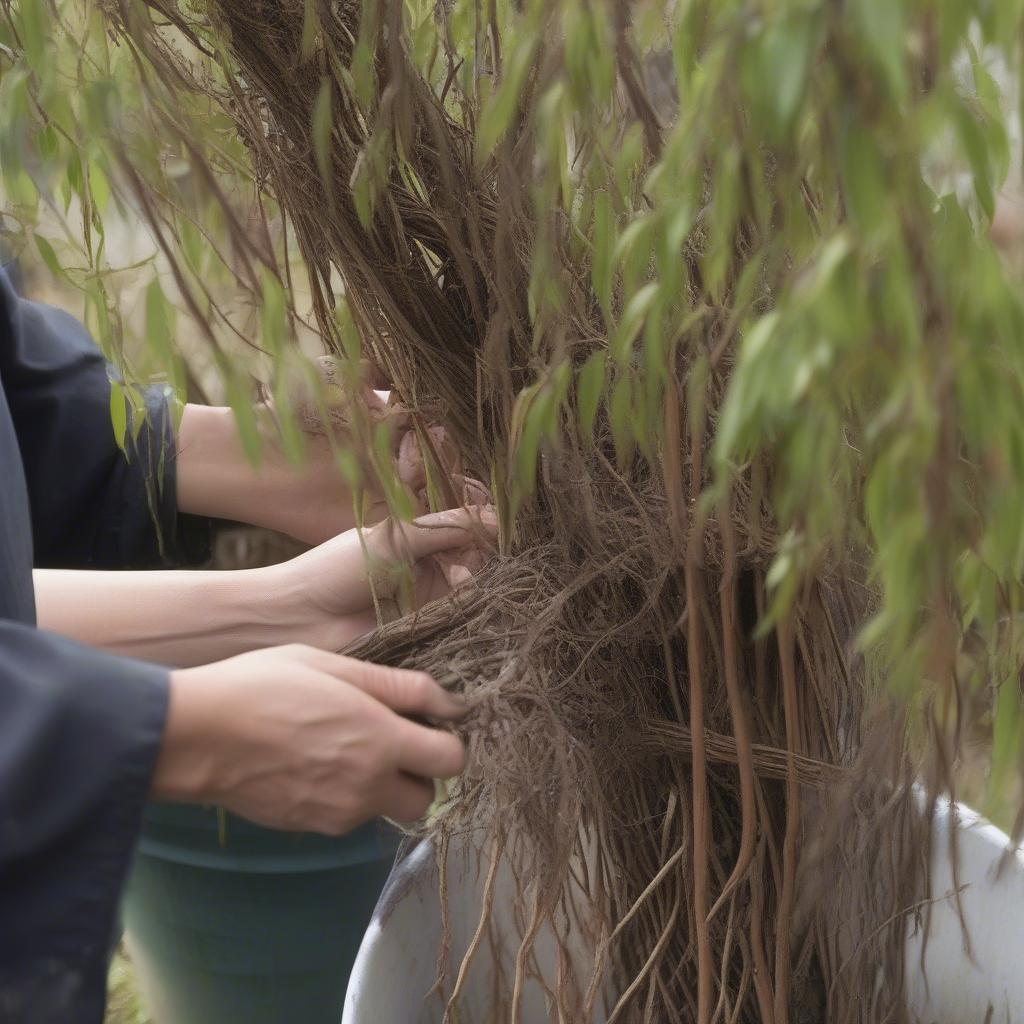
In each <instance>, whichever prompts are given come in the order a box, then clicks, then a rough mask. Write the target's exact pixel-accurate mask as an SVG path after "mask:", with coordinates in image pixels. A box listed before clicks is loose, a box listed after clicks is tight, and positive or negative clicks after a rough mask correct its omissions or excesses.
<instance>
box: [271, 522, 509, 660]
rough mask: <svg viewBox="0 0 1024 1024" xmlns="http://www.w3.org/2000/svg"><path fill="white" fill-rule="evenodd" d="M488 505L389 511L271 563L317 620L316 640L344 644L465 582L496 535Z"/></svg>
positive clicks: (305, 613) (299, 608) (301, 617)
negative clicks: (405, 519) (403, 518)
mask: <svg viewBox="0 0 1024 1024" xmlns="http://www.w3.org/2000/svg"><path fill="white" fill-rule="evenodd" d="M496 529H497V519H496V517H495V515H494V511H493V509H491V508H490V507H489V506H482V507H474V508H463V509H453V510H451V511H449V512H435V513H431V514H430V515H426V516H420V517H419V518H418V519H416V520H414V521H413V522H411V523H402V522H398V521H395V520H391V519H386V520H384V522H382V523H378V524H377V525H376V526H373V527H370V528H369V529H367V530H363V531H361V532H360V531H358V530H349V531H348V532H347V533H343V534H342V535H341V536H340V537H335V538H334V540H330V541H328V542H327V543H326V544H321V545H320V546H319V547H316V548H313V550H311V551H308V552H306V553H305V554H302V555H299V556H298V557H296V558H293V559H291V560H290V561H288V562H284V563H282V564H281V565H280V566H275V567H273V568H272V569H270V570H267V572H268V574H277V575H278V576H280V577H281V578H282V582H281V583H279V584H278V589H279V591H284V592H291V593H294V594H296V595H297V596H298V600H297V602H296V604H295V608H294V610H293V612H292V614H294V615H295V616H296V618H297V621H302V622H307V623H309V624H310V625H311V628H312V633H311V637H310V638H311V641H312V642H315V643H316V645H317V646H319V647H324V648H326V649H329V650H340V649H341V648H342V647H344V646H345V645H347V644H348V643H350V642H351V641H352V640H354V639H356V637H358V636H361V635H362V634H363V633H366V632H368V631H369V630H371V629H373V628H374V627H375V626H376V625H377V624H378V622H377V617H378V614H383V617H384V618H385V620H390V619H392V618H396V617H398V616H399V615H401V614H403V613H405V612H409V611H412V610H413V609H415V608H419V607H422V606H423V605H424V604H426V603H427V602H428V601H433V600H435V599H436V598H438V597H442V596H443V595H444V594H446V593H447V592H448V591H449V590H451V589H453V588H454V587H456V586H458V585H460V584H462V583H464V582H466V581H467V580H468V579H470V577H471V576H472V574H473V573H474V572H475V571H476V570H477V569H479V568H480V566H481V565H482V564H483V562H484V559H485V556H486V554H487V552H488V550H489V549H490V548H491V546H492V545H493V543H494V539H495V531H496Z"/></svg>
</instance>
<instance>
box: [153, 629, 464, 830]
mask: <svg viewBox="0 0 1024 1024" xmlns="http://www.w3.org/2000/svg"><path fill="white" fill-rule="evenodd" d="M463 710H464V708H463V704H462V701H461V700H460V699H459V698H457V697H455V696H452V695H451V694H448V693H446V692H445V691H444V690H443V689H441V687H439V686H438V685H437V684H436V683H435V682H434V681H433V680H432V679H431V678H430V677H429V676H428V675H426V674H424V673H421V672H409V671H404V670H401V669H394V668H385V667H382V666H377V665H371V664H369V663H367V662H361V661H356V660H355V659H353V658H346V657H343V656H341V655H337V654H330V653H328V652H326V651H319V650H316V649H314V648H311V647H304V646H301V645H291V646H287V647H276V648H269V649H266V650H261V651H253V652H250V653H248V654H241V655H238V656H237V657H234V658H229V659H227V660H226V661H220V662H215V663H213V664H210V665H203V666H200V667H198V668H190V669H182V670H179V671H175V672H172V673H171V689H170V705H169V709H168V715H167V723H166V726H165V730H164V738H163V743H162V746H161V750H160V754H159V757H158V759H157V764H156V768H155V770H154V775H153V783H152V794H153V796H154V797H156V798H157V799H165V800H177V801H184V802H192V803H213V804H218V805H220V806H223V807H225V808H227V809H228V810H230V811H233V812H235V813H236V814H240V815H242V816H243V817H245V818H249V819H250V820H252V821H255V822H258V823H259V824H262V825H266V826H268V827H271V828H280V829H292V830H310V831H316V832H323V833H326V834H328V835H340V834H341V833H344V832H347V831H349V830H351V829H353V828H355V827H356V826H357V825H359V824H361V823H362V822H364V821H368V820H369V819H371V818H374V817H378V816H381V815H383V816H385V817H388V818H393V819H394V820H396V821H402V822H411V821H415V820H416V819H418V818H420V817H422V816H423V815H424V814H425V813H426V811H427V808H428V807H429V806H430V804H431V802H432V800H433V797H434V787H433V784H432V782H431V781H430V780H431V779H433V778H451V777H453V776H455V775H458V774H459V773H460V772H461V771H462V769H463V767H464V759H465V753H464V749H463V746H462V743H461V742H460V741H459V740H458V739H457V738H456V737H455V736H454V735H452V734H451V733H449V732H447V731H444V730H442V729H438V728H433V727H431V726H429V725H421V724H417V723H416V722H413V721H410V720H409V719H408V718H406V717H403V716H405V715H416V716H417V717H420V718H423V719H426V720H428V721H439V722H451V721H456V720H457V719H459V718H460V717H461V715H462V714H463Z"/></svg>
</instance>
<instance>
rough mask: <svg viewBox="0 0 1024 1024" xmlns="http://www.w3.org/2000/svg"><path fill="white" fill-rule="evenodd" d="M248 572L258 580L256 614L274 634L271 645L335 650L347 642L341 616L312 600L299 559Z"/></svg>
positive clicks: (304, 567)
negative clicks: (304, 646)
mask: <svg viewBox="0 0 1024 1024" xmlns="http://www.w3.org/2000/svg"><path fill="white" fill-rule="evenodd" d="M251 572H252V573H253V574H254V575H258V576H259V577H260V583H259V592H260V594H261V595H262V597H261V599H260V609H259V615H260V617H261V618H262V619H263V621H264V622H265V623H266V624H267V626H268V628H270V629H272V630H274V631H276V633H277V634H278V639H277V640H276V641H275V643H277V644H306V645H307V646H309V647H317V648H319V649H320V650H323V651H338V650H340V649H341V648H342V647H343V646H344V645H345V644H346V643H347V642H348V638H349V633H350V632H351V630H349V629H347V628H346V620H345V618H344V616H338V615H332V614H329V613H328V611H327V609H326V608H325V607H324V606H323V605H322V604H321V603H319V602H318V601H317V600H316V595H315V587H314V586H313V581H312V580H311V579H310V578H309V571H308V568H307V567H306V566H305V565H304V564H303V561H302V557H301V556H299V557H298V558H292V559H289V560H288V561H286V562H280V563H279V564H277V565H270V566H267V567H266V568H263V569H253V570H251Z"/></svg>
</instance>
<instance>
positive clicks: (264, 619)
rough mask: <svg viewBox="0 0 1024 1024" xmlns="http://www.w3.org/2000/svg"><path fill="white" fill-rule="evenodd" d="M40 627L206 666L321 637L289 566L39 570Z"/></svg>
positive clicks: (139, 654) (168, 661)
mask: <svg viewBox="0 0 1024 1024" xmlns="http://www.w3.org/2000/svg"><path fill="white" fill-rule="evenodd" d="M34 580H35V590H36V609H37V616H38V621H39V625H40V627H42V628H44V629H49V630H52V631H53V632H55V633H60V634H62V635H63V636H67V637H71V638H72V639H74V640H78V641H80V642H82V643H86V644H89V645H90V646H92V647H99V648H101V649H103V650H106V651H110V652H112V653H116V654H123V655H127V656H130V657H134V658H141V659H144V660H146V661H153V662H158V663H160V664H164V665H176V666H188V665H199V664H204V663H206V662H210V661H217V660H219V659H221V658H228V657H231V656H232V655H235V654H240V653H243V652H245V651H250V650H254V649H256V648H260V647H267V646H273V645H276V644H285V643H293V642H300V641H301V642H307V643H316V642H317V640H318V639H319V638H318V635H317V629H318V624H317V623H315V622H310V621H300V619H299V616H297V615H295V614H294V613H293V612H292V609H293V608H294V607H295V605H296V602H295V601H294V600H293V595H292V594H291V592H290V589H291V582H290V580H289V579H288V577H287V575H286V574H285V573H284V572H274V571H272V570H265V569H251V570H240V571H236V572H188V571H166V572H88V571H74V570H63V569H37V570H36V571H35V573H34Z"/></svg>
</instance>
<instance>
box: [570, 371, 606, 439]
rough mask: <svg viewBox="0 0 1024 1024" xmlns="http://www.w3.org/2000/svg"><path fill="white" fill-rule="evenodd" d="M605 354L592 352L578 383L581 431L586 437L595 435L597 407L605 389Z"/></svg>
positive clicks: (578, 411) (577, 404) (577, 408)
mask: <svg viewBox="0 0 1024 1024" xmlns="http://www.w3.org/2000/svg"><path fill="white" fill-rule="evenodd" d="M604 372H605V355H604V352H600V351H599V352H592V353H591V354H590V355H589V356H588V357H587V361H586V362H585V363H584V364H583V366H582V367H581V368H580V372H579V376H578V378H577V383H576V410H577V414H578V417H579V426H580V433H581V434H582V435H583V436H584V437H586V438H592V437H593V436H594V423H595V421H596V419H597V408H598V404H599V403H600V401H601V394H602V392H603V391H604Z"/></svg>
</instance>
